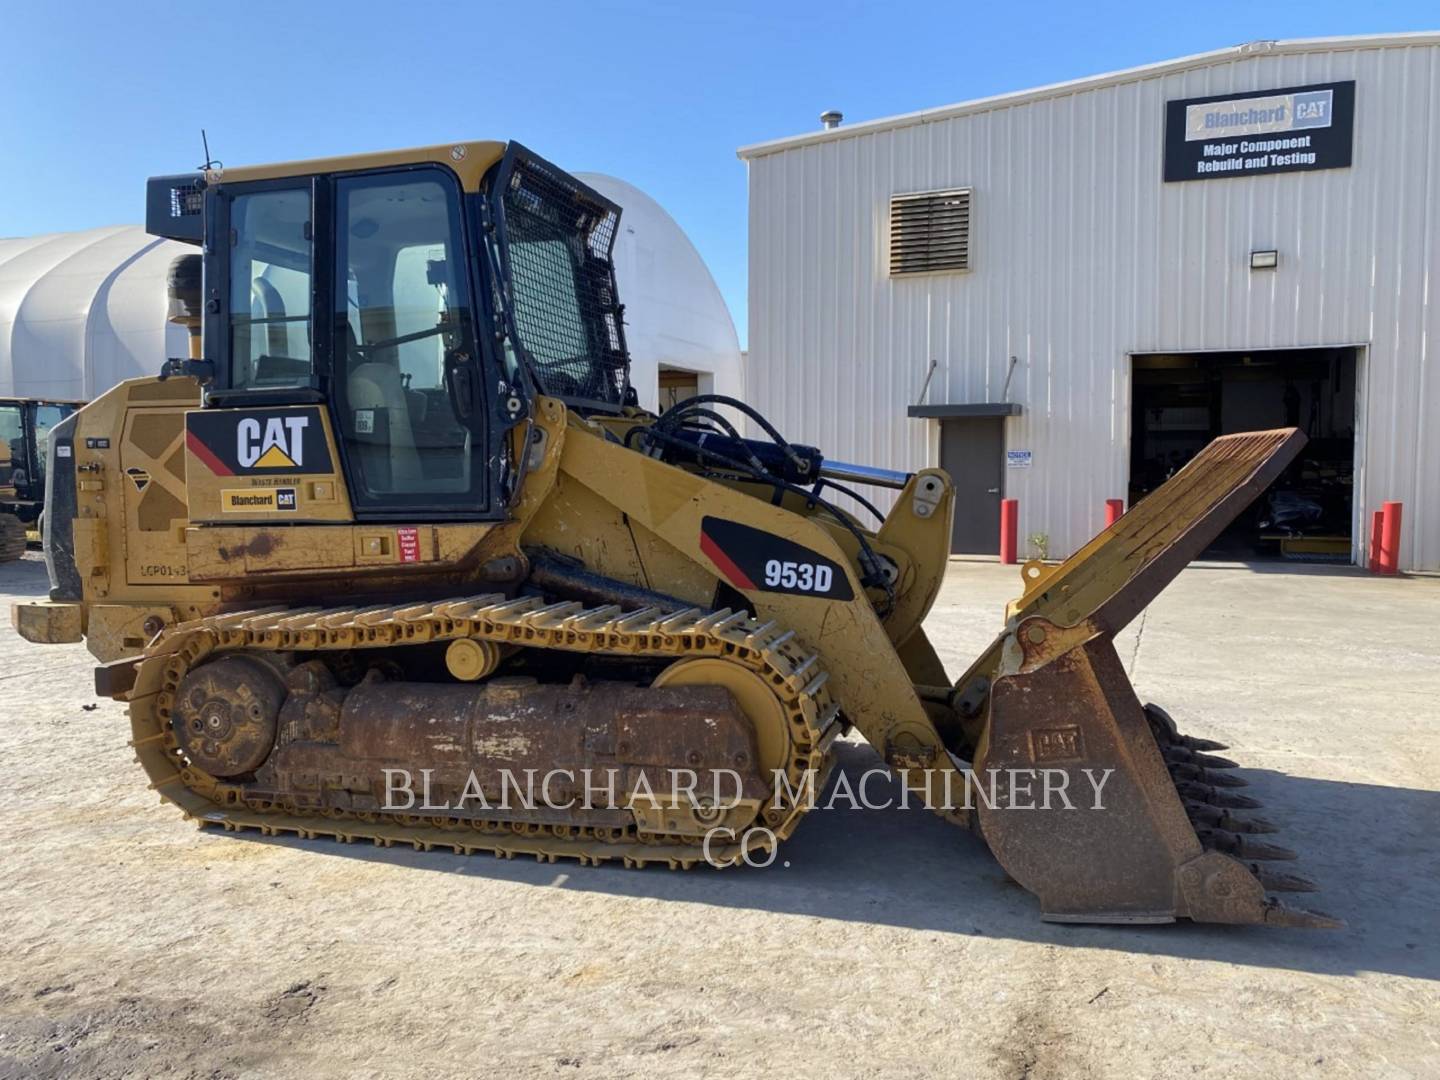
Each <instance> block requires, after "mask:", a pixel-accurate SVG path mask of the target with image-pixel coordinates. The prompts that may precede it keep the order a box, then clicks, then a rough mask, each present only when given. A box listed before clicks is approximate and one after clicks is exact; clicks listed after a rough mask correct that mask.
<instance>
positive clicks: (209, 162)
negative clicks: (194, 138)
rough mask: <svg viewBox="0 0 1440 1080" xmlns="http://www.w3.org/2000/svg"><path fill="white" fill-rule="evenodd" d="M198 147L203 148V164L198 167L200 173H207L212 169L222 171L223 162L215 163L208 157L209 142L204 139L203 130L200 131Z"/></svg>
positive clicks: (207, 139)
mask: <svg viewBox="0 0 1440 1080" xmlns="http://www.w3.org/2000/svg"><path fill="white" fill-rule="evenodd" d="M200 145H201V146H203V147H204V148H205V164H204V165H201V166H200V171H201V172H209V171H210V170H211V169H214V168H221V169H223V168H224V167H225V163H224V162H223V161H217V160H216V159H215V158H212V157H211V156H210V140H209V138H207V137H206V135H205V129H204V128H201V129H200Z"/></svg>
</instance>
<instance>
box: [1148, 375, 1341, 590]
mask: <svg viewBox="0 0 1440 1080" xmlns="http://www.w3.org/2000/svg"><path fill="white" fill-rule="evenodd" d="M1357 352H1358V350H1357V349H1355V348H1353V347H1345V348H1328V349H1273V350H1266V351H1259V352H1206V353H1145V354H1136V355H1135V356H1133V357H1132V360H1133V370H1132V383H1131V388H1132V389H1131V410H1132V412H1131V426H1130V492H1129V494H1130V503H1131V504H1132V505H1133V504H1134V503H1135V502H1137V501H1138V500H1140V499H1142V498H1144V497H1145V495H1147V494H1148V493H1149V492H1151V491H1153V490H1154V489H1155V488H1157V487H1159V486H1160V485H1161V484H1162V483H1164V482H1165V479H1166V478H1167V477H1169V476H1171V475H1173V474H1174V473H1175V472H1176V471H1177V470H1178V469H1179V468H1180V467H1181V466H1182V465H1184V464H1185V463H1186V462H1187V461H1189V460H1190V459H1191V458H1192V457H1194V456H1195V455H1196V454H1197V453H1199V452H1200V450H1201V449H1202V448H1203V447H1204V446H1205V444H1206V443H1208V442H1209V441H1210V440H1211V439H1213V438H1215V437H1216V436H1218V435H1229V434H1232V433H1234V432H1237V431H1257V430H1263V429H1267V428H1277V427H1298V428H1300V429H1301V430H1302V431H1304V432H1305V433H1306V434H1307V435H1308V436H1309V437H1310V441H1309V443H1308V444H1307V445H1306V447H1305V449H1304V450H1303V451H1302V452H1301V454H1300V456H1299V457H1298V458H1296V460H1295V461H1294V463H1293V464H1292V465H1291V466H1290V467H1289V468H1288V469H1286V471H1285V472H1284V473H1283V474H1282V475H1281V476H1280V478H1279V479H1277V480H1276V481H1275V483H1274V484H1272V485H1271V486H1270V487H1269V488H1268V489H1267V490H1266V491H1265V493H1264V494H1263V495H1261V496H1260V498H1259V499H1257V500H1256V501H1255V503H1254V504H1253V505H1252V506H1251V507H1250V509H1249V510H1248V511H1246V513H1244V514H1242V515H1241V516H1240V517H1238V518H1237V519H1236V520H1235V521H1234V523H1232V524H1231V526H1230V527H1229V528H1228V529H1226V531H1225V532H1224V533H1223V534H1222V535H1221V536H1220V537H1219V538H1218V539H1217V540H1216V542H1215V544H1214V546H1213V547H1212V548H1211V550H1210V552H1209V554H1210V556H1211V557H1219V558H1232V559H1252V558H1257V557H1266V556H1272V557H1274V556H1281V557H1285V558H1292V559H1311V560H1324V561H1336V562H1349V561H1350V558H1351V550H1352V547H1351V521H1352V517H1351V506H1352V503H1353V490H1354V475H1355V378H1356V364H1357V361H1358V356H1357Z"/></svg>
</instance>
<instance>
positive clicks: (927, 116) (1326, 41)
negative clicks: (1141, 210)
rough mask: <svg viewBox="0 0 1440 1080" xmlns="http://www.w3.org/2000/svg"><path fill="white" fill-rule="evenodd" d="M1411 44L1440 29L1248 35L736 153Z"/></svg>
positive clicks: (1433, 38) (762, 152) (1431, 40)
mask: <svg viewBox="0 0 1440 1080" xmlns="http://www.w3.org/2000/svg"><path fill="white" fill-rule="evenodd" d="M1412 45H1440V31H1436V30H1415V31H1409V32H1405V33H1394V34H1354V35H1349V36H1340V37H1320V38H1291V39H1287V40H1284V41H1251V42H1248V43H1246V44H1243V45H1230V46H1226V47H1225V48H1223V49H1214V50H1212V51H1210V52H1203V53H1194V54H1192V55H1190V56H1181V57H1177V58H1175V59H1172V60H1160V61H1157V62H1156V63H1153V64H1142V65H1140V66H1139V67H1132V68H1123V69H1121V70H1119V71H1110V72H1104V73H1101V74H1099V75H1085V76H1082V77H1080V78H1078V79H1069V80H1067V81H1065V82H1058V83H1047V84H1046V85H1044V86H1036V87H1031V88H1029V89H1026V90H1011V91H1008V92H1006V93H1003V94H993V95H991V96H989V97H983V98H974V99H972V100H970V101H961V102H957V103H955V104H953V105H940V106H937V107H935V108H931V109H921V110H919V111H918V112H910V113H900V114H897V115H895V116H884V117H879V118H878V119H875V120H863V121H861V122H860V123H858V124H842V125H841V126H840V127H836V128H828V129H822V130H820V131H809V132H805V133H804V134H801V135H786V136H784V137H782V138H779V139H769V140H767V141H765V142H758V143H750V144H749V145H746V146H742V147H740V148H739V149H737V150H736V151H735V156H736V157H738V158H740V160H742V161H750V160H752V159H754V158H759V157H766V156H768V155H770V154H775V153H779V152H781V151H783V150H790V149H793V148H795V147H799V146H809V145H811V144H813V143H824V142H835V141H837V140H839V139H848V138H853V137H855V136H857V135H871V134H874V133H876V132H879V131H893V130H896V129H899V128H907V127H915V126H917V125H919V124H929V123H934V122H936V121H938V120H949V119H951V118H952V117H956V116H965V115H968V114H971V113H980V112H986V111H988V110H991V109H1000V108H1008V107H1010V106H1013V105H1024V104H1028V103H1030V102H1032V101H1041V100H1044V99H1045V98H1049V97H1061V96H1064V95H1066V94H1074V93H1079V92H1081V91H1085V90H1098V89H1100V88H1101V87H1105V86H1116V85H1119V84H1121V83H1127V82H1136V81H1139V80H1142V79H1151V78H1155V77H1157V76H1160V75H1169V74H1172V73H1174V72H1177V71H1186V70H1189V69H1191V68H1200V67H1206V66H1207V65H1210V64H1215V63H1219V62H1221V61H1229V60H1237V59H1243V58H1245V57H1250V56H1274V55H1276V54H1277V53H1279V54H1285V53H1305V52H1341V51H1344V50H1347V49H1355V48H1361V49H1379V48H1403V47H1406V46H1412Z"/></svg>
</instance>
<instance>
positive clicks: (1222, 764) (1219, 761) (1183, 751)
mask: <svg viewBox="0 0 1440 1080" xmlns="http://www.w3.org/2000/svg"><path fill="white" fill-rule="evenodd" d="M1160 753H1161V754H1163V755H1164V756H1165V760H1166V761H1168V762H1172V763H1175V764H1186V765H1199V766H1200V767H1201V768H1204V769H1238V768H1239V767H1240V763H1239V762H1237V761H1231V760H1230V759H1229V758H1223V757H1217V756H1216V755H1214V754H1202V753H1200V752H1199V751H1196V750H1191V749H1189V748H1188V747H1185V746H1161V747H1160Z"/></svg>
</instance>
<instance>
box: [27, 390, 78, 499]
mask: <svg viewBox="0 0 1440 1080" xmlns="http://www.w3.org/2000/svg"><path fill="white" fill-rule="evenodd" d="M74 411H75V406H73V405H36V406H35V483H36V484H38V485H40V486H39V487H38V488H37V489H36V491H37V494H36V497H37V498H38V497H39V494H38V492H39V491H43V490H44V484H45V462H46V461H47V460H49V458H48V454H49V447H50V429H51V428H53V427H54V426H55V425H56V424H58V423H60V421H61V420H64V419H65V417H67V416H69V415H70V414H71V413H72V412H74Z"/></svg>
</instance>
